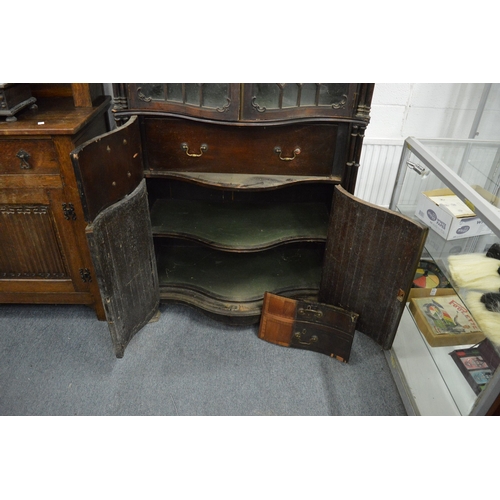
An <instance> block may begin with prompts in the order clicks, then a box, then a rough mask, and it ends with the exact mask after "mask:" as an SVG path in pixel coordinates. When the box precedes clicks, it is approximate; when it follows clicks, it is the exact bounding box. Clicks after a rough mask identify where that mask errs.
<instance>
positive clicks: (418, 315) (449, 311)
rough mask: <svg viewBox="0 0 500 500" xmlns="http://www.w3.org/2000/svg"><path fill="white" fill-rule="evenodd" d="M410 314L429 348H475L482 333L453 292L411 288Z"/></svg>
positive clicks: (483, 337) (446, 289) (449, 289)
mask: <svg viewBox="0 0 500 500" xmlns="http://www.w3.org/2000/svg"><path fill="white" fill-rule="evenodd" d="M408 299H409V303H410V311H411V313H412V314H413V317H414V318H415V321H416V323H417V325H418V328H419V330H420V331H421V332H422V334H423V335H424V337H425V339H426V340H427V342H428V343H429V345H430V346H431V347H443V346H454V345H468V344H477V343H478V342H481V341H483V340H484V339H485V336H484V333H483V332H482V331H481V329H480V328H479V326H478V324H477V323H476V321H475V320H474V318H473V317H472V315H471V314H470V312H469V310H468V309H467V308H466V307H465V304H464V303H463V302H462V300H461V299H460V297H459V296H458V295H456V293H455V290H453V289H452V288H433V289H429V288H428V289H424V288H412V289H411V290H410V294H409V297H408Z"/></svg>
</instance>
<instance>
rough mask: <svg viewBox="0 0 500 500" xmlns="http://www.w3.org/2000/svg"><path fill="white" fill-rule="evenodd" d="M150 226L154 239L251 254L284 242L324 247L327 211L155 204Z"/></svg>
mask: <svg viewBox="0 0 500 500" xmlns="http://www.w3.org/2000/svg"><path fill="white" fill-rule="evenodd" d="M151 223H152V227H153V235H154V236H157V237H158V236H176V237H183V238H187V239H192V240H196V241H200V242H203V243H205V244H207V245H210V246H212V247H214V248H220V249H224V250H229V251H230V250H234V251H242V252H244V251H257V250H262V249H265V248H270V247H273V246H276V245H279V244H281V243H284V242H292V241H299V240H301V241H323V242H324V241H325V240H326V232H327V224H328V209H327V206H326V204H325V203H322V202H317V203H314V202H310V203H291V202H276V203H266V204H263V203H252V202H209V201H202V200H185V199H157V200H156V201H155V202H154V205H153V207H152V210H151Z"/></svg>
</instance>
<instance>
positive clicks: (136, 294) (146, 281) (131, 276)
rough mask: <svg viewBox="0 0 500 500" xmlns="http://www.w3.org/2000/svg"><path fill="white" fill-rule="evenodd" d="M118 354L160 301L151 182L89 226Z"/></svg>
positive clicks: (150, 316)
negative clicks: (149, 198) (149, 197)
mask: <svg viewBox="0 0 500 500" xmlns="http://www.w3.org/2000/svg"><path fill="white" fill-rule="evenodd" d="M87 238H88V241H89V245H90V249H91V252H92V258H93V261H94V266H95V269H96V273H97V280H98V281H99V285H100V288H101V293H102V298H103V303H104V308H105V310H106V318H107V320H108V326H109V330H110V333H111V338H112V340H113V345H114V349H115V354H116V356H117V357H119V358H121V357H123V354H124V351H125V347H126V345H127V344H128V342H129V341H130V339H131V338H132V337H133V336H134V335H135V334H136V333H137V332H138V331H139V330H140V329H141V328H142V327H143V326H144V325H145V324H146V323H147V322H148V321H149V320H150V319H151V318H152V316H153V315H154V314H155V313H156V311H157V310H158V305H159V301H160V295H159V289H158V275H157V271H156V265H155V257H154V249H153V239H152V236H151V225H150V223H149V208H148V203H147V192H146V181H144V180H143V181H142V182H141V183H140V184H139V186H138V187H137V189H135V190H134V191H133V192H132V193H131V194H130V195H129V196H127V197H126V198H124V199H122V200H121V201H119V202H117V203H115V204H114V205H112V206H111V207H109V208H107V209H105V210H103V211H102V212H101V213H100V214H99V215H98V216H97V217H96V218H95V220H94V221H93V223H92V224H90V225H89V227H88V229H87Z"/></svg>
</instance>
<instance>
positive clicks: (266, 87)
mask: <svg viewBox="0 0 500 500" xmlns="http://www.w3.org/2000/svg"><path fill="white" fill-rule="evenodd" d="M253 88H254V96H255V100H254V104H255V106H257V107H258V108H260V109H262V108H266V109H279V97H280V89H279V87H278V85H276V84H275V83H256V84H255V85H254V86H253ZM262 110H263V109H262Z"/></svg>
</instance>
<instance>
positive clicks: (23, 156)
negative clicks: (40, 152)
mask: <svg viewBox="0 0 500 500" xmlns="http://www.w3.org/2000/svg"><path fill="white" fill-rule="evenodd" d="M16 156H17V157H18V158H19V159H20V160H21V165H20V167H21V168H31V165H30V164H29V163H28V160H29V159H30V158H31V155H30V154H29V153H28V152H26V151H25V150H24V149H20V150H19V151H18V153H17V155H16Z"/></svg>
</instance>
